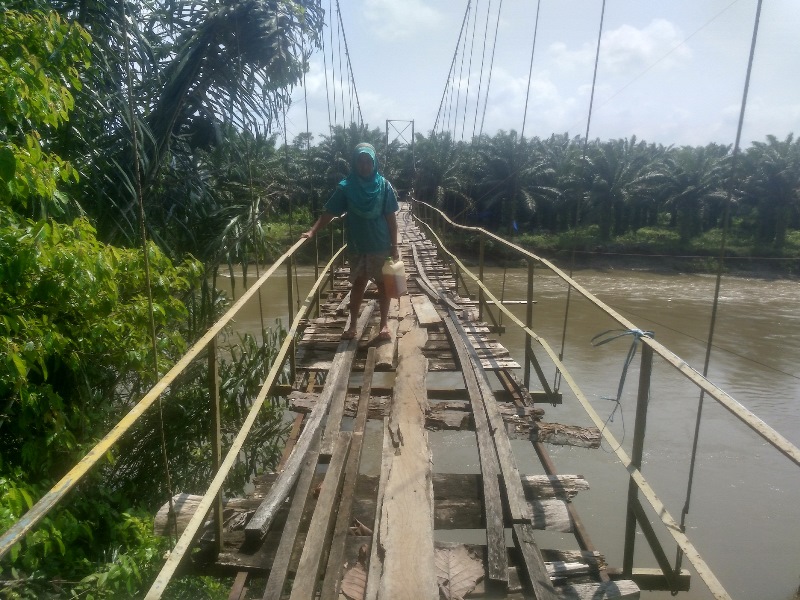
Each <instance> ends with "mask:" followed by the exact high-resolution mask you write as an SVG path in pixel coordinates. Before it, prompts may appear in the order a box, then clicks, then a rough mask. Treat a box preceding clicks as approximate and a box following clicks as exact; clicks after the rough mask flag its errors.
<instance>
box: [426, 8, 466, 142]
mask: <svg viewBox="0 0 800 600" xmlns="http://www.w3.org/2000/svg"><path fill="white" fill-rule="evenodd" d="M471 1H472V0H468V1H467V8H466V9H465V10H464V18H463V19H462V21H461V30H460V31H459V33H458V42H456V49H455V51H454V52H453V59H452V60H451V61H450V70H449V71H448V73H447V80H446V81H445V84H444V91H443V92H442V99H441V101H440V102H439V111H438V112H437V113H436V119H435V120H434V122H433V133H436V127H437V125H438V124H439V117H442V116H443V115H442V107H443V106H444V100H445V98H446V97H447V90H448V89H449V87H450V79H451V78H452V76H453V67H454V66H455V64H456V58H457V57H458V47H459V46H460V45H461V36H462V35H463V34H464V23H466V21H467V11H468V10H469V6H470V3H471ZM442 120H444V119H442Z"/></svg>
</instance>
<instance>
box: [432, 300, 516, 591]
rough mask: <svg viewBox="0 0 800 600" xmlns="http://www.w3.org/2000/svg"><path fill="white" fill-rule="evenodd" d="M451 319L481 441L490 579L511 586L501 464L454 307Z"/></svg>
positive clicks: (449, 327)
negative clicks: (460, 334)
mask: <svg viewBox="0 0 800 600" xmlns="http://www.w3.org/2000/svg"><path fill="white" fill-rule="evenodd" d="M449 314H450V315H451V319H448V320H447V321H445V325H446V327H447V330H448V332H449V333H450V336H451V338H452V340H453V344H454V347H455V353H456V356H458V358H459V362H460V363H461V365H462V369H461V373H462V376H463V378H464V383H465V385H466V387H467V391H468V392H469V396H470V402H471V406H472V412H473V417H474V420H475V432H476V437H477V441H478V454H479V457H480V461H481V473H483V479H482V483H483V485H482V487H483V500H484V507H483V511H484V514H485V517H486V538H487V544H488V548H489V557H488V566H489V581H490V582H492V584H493V585H495V586H497V587H500V588H507V587H508V556H507V554H506V549H505V546H506V544H505V529H504V527H503V518H502V515H503V504H502V501H501V498H500V482H499V480H498V477H499V475H500V465H499V462H498V459H497V452H496V449H495V446H494V444H493V443H492V440H491V437H490V434H489V427H488V422H487V420H486V413H485V411H484V409H483V403H484V399H483V396H482V393H481V388H480V386H479V384H478V381H477V378H476V376H475V372H474V370H473V369H472V367H471V366H470V359H469V354H468V352H467V349H466V345H465V344H464V341H463V339H462V338H461V337H460V336H458V335H457V329H456V327H455V325H454V324H453V322H452V314H453V311H452V310H450V311H449Z"/></svg>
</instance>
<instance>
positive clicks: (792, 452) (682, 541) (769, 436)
mask: <svg viewBox="0 0 800 600" xmlns="http://www.w3.org/2000/svg"><path fill="white" fill-rule="evenodd" d="M412 207H413V209H412V213H413V212H416V213H420V212H421V213H423V214H414V218H415V220H416V221H417V222H418V223H420V224H421V225H423V226H424V227H425V228H426V229H427V230H428V231H429V232H430V235H431V236H432V237H433V238H434V241H435V242H436V244H437V246H438V247H439V249H440V251H442V252H443V253H445V254H447V255H448V256H449V257H450V260H451V261H452V263H453V264H454V265H456V272H457V276H460V277H462V278H463V277H464V276H465V275H466V277H468V278H469V279H471V280H472V281H473V282H474V283H475V284H476V285H477V286H478V302H479V306H480V310H481V311H482V310H483V308H485V307H487V308H488V306H489V305H493V306H495V307H496V308H497V310H499V311H501V312H502V313H503V314H504V315H505V316H506V317H508V318H509V320H511V321H512V322H513V323H514V324H516V325H517V326H518V327H519V328H520V329H521V330H522V331H524V332H525V334H526V351H525V363H526V365H525V369H526V384H527V374H528V369H529V363H530V361H531V360H533V362H534V364H536V366H537V368H538V363H537V362H536V360H535V358H534V357H533V356H532V352H529V350H530V342H531V341H533V342H536V343H538V344H539V345H540V346H541V348H542V349H543V350H544V351H545V352H546V353H547V355H548V356H549V357H550V360H551V361H552V362H553V364H554V365H555V367H556V369H557V370H558V372H560V374H561V377H562V378H563V380H564V381H565V382H566V383H567V385H568V386H569V388H570V390H571V391H572V392H573V393H574V394H575V397H576V398H577V399H578V401H579V402H580V404H581V405H582V406H583V408H584V410H585V411H586V412H587V414H588V416H589V418H590V419H591V420H592V422H593V423H594V424H595V425H596V426H597V427H598V429H600V431H601V433H602V435H603V437H604V439H605V440H606V441H607V442H608V443H609V445H610V447H611V448H612V449H614V452H615V453H616V455H617V458H618V459H619V461H620V462H621V463H622V465H623V466H624V467H625V469H626V470H627V471H628V473H629V476H630V482H631V489H632V490H633V500H634V502H633V503H632V505H630V506H629V519H631V518H633V517H632V515H634V514H635V515H636V519H637V520H638V522H639V523H640V524H641V525H642V526H643V529H644V528H646V527H648V526H649V522H648V523H644V521H645V519H643V518H642V513H641V507H640V505H639V503H638V496H637V495H636V491H637V490H638V491H639V492H641V493H642V495H643V496H644V497H645V498H646V499H647V501H648V502H649V504H650V506H651V507H652V509H653V510H654V511H655V513H656V514H657V515H658V517H659V518H660V519H661V522H662V523H663V525H664V526H665V527H666V529H667V530H668V531H669V533H670V534H671V535H672V537H673V539H674V540H675V542H676V543H677V545H678V547H679V548H680V550H681V551H682V552H683V553H684V555H685V556H686V557H687V558H688V560H689V561H690V562H691V563H692V566H693V567H694V568H695V570H696V571H697V574H698V575H699V576H700V577H701V579H702V580H703V581H704V583H705V584H706V585H707V586H708V588H709V590H710V591H711V593H712V594H713V595H714V597H715V598H720V599H725V598H730V595H729V594H728V593H727V591H725V589H724V588H723V586H722V584H721V583H720V582H719V580H718V579H717V578H716V576H715V575H714V573H713V572H712V571H711V569H710V568H709V566H708V565H707V564H706V562H705V561H704V560H703V558H702V557H701V556H700V553H699V552H698V551H697V550H696V548H695V547H694V545H693V544H692V543H691V541H690V540H689V538H688V536H686V534H685V533H684V532H683V531H682V528H681V526H680V525H679V523H678V522H677V521H676V520H675V519H674V518H673V517H672V516H671V515H670V513H669V512H668V511H667V509H666V507H665V506H664V504H663V503H662V502H661V500H660V499H659V498H658V496H657V495H656V493H655V491H654V490H653V488H652V487H651V486H650V484H649V483H648V481H647V480H646V479H645V477H644V476H643V475H642V472H641V470H640V467H641V448H642V444H643V435H644V432H643V430H642V431H641V434H640V435H636V433H635V435H634V441H633V454H634V457H633V458H632V457H631V456H629V455H628V454H627V452H625V450H623V449H622V445H621V444H620V443H619V442H618V441H617V440H616V438H615V437H614V436H613V434H611V432H610V431H609V430H608V428H607V427H605V423H604V421H603V419H602V418H601V417H600V416H599V415H598V414H597V412H596V411H595V410H594V408H593V407H592V406H591V404H590V403H589V400H588V398H587V397H586V395H585V394H584V393H583V391H582V390H581V389H580V387H579V386H578V384H577V383H576V381H575V379H574V378H573V377H572V375H570V373H569V370H568V369H567V368H566V366H565V365H564V364H563V362H562V361H561V359H560V358H559V355H558V353H556V352H555V351H554V350H553V349H552V348H551V346H550V345H549V344H548V342H547V341H546V340H545V339H543V338H542V337H540V336H539V335H538V334H537V333H536V332H535V331H534V330H533V329H532V312H531V307H532V306H533V283H532V278H533V268H532V266H533V264H535V263H538V264H540V265H542V266H543V267H545V268H547V269H549V270H550V271H552V272H553V273H554V274H555V275H557V276H558V277H559V278H561V279H562V280H563V281H564V282H565V283H566V284H567V285H568V286H570V288H571V289H574V290H575V291H576V292H578V293H579V294H581V295H582V296H583V297H584V298H586V299H587V300H588V301H589V302H591V303H592V304H593V305H594V306H596V307H597V308H599V309H600V310H601V311H603V312H604V313H605V314H607V315H608V316H610V317H611V318H612V319H614V320H615V321H616V322H617V323H619V324H620V325H621V326H622V327H624V328H625V329H626V330H635V329H637V328H636V326H635V325H634V324H633V323H632V322H631V321H629V320H628V319H626V318H625V317H623V316H622V315H620V314H619V313H617V312H616V311H615V310H613V309H612V308H611V307H609V306H608V305H606V304H605V303H603V302H602V301H601V300H599V299H598V298H596V297H595V296H594V295H593V294H591V293H590V292H589V291H588V290H586V289H584V288H583V287H582V286H581V285H580V284H578V283H577V282H576V281H575V280H574V279H572V278H571V277H570V276H569V275H567V274H566V273H564V272H563V271H562V270H561V269H559V268H558V267H556V266H555V265H554V264H553V263H551V262H550V261H548V260H546V259H544V258H541V257H540V256H537V255H535V254H533V253H532V252H529V251H528V250H525V249H524V248H521V247H519V246H517V245H515V244H513V243H511V242H509V241H507V240H505V239H503V238H501V237H500V236H497V235H495V234H493V233H491V232H489V231H486V230H485V229H482V228H480V227H470V226H466V225H459V224H457V223H455V222H454V221H452V220H451V219H450V218H448V217H447V215H445V214H444V213H443V212H442V211H440V210H439V209H438V208H436V207H434V206H431V205H430V204H427V203H425V202H419V201H415V202H414V203H413V204H412ZM429 223H433V224H435V226H436V229H438V231H439V232H442V231H443V230H444V226H445V225H448V226H450V227H452V228H453V229H454V230H457V231H459V232H461V233H462V234H463V233H465V232H468V233H469V234H471V235H473V236H476V235H477V236H479V242H480V257H479V260H480V264H479V275H478V276H476V275H474V274H473V273H471V272H470V271H469V270H468V269H467V268H466V266H464V264H463V263H462V262H461V261H460V260H459V258H458V257H457V256H456V255H455V254H453V253H452V252H450V251H449V250H448V249H447V248H446V247H445V245H444V243H443V241H442V239H441V237H440V236H439V235H438V234H437V232H436V230H435V229H434V226H432V225H431V224H429ZM486 240H492V241H493V242H495V243H497V244H499V245H500V246H502V247H504V248H507V249H508V250H511V251H512V252H514V253H516V254H517V255H518V256H520V257H522V258H524V259H525V260H526V261H527V262H528V298H527V306H528V312H527V318H526V321H527V323H523V322H522V321H521V320H520V319H518V318H517V316H516V315H514V314H513V313H512V312H511V311H510V310H509V309H508V308H507V307H506V306H504V304H503V302H502V301H501V300H499V299H498V298H496V297H495V296H494V295H493V294H492V292H491V291H490V290H489V288H488V287H486V285H485V284H484V281H483V260H484V245H485V241H486ZM640 341H641V342H642V343H643V344H644V345H645V349H644V351H643V352H642V368H641V371H640V384H639V404H638V406H637V419H639V418H641V415H640V414H639V412H640V411H641V410H646V398H647V394H648V393H649V380H650V372H651V366H652V356H653V354H658V355H659V356H660V357H662V358H663V359H664V360H665V361H666V362H667V363H668V364H669V365H671V366H672V367H673V368H675V369H676V370H677V371H678V372H679V373H680V374H681V375H682V376H683V377H684V378H686V379H688V380H689V381H690V382H692V383H693V384H694V385H695V386H696V387H698V388H699V389H700V390H702V391H703V392H704V393H705V394H707V395H709V396H710V397H712V398H714V399H715V400H716V401H717V402H718V403H719V404H720V405H722V406H723V407H724V408H726V409H727V410H728V411H730V412H731V413H732V414H733V415H734V416H735V417H736V418H737V419H738V420H739V421H741V422H742V423H744V424H745V425H746V426H747V427H749V428H750V429H751V430H753V431H754V432H755V433H757V434H758V435H759V436H760V437H761V438H762V439H764V440H765V441H767V442H769V443H770V444H771V445H772V446H773V447H774V448H776V449H777V450H778V451H779V452H781V453H782V454H783V455H785V456H786V457H788V458H789V459H790V460H791V461H792V462H794V463H795V464H796V465H798V466H800V449H798V448H797V446H795V445H794V444H792V443H791V442H790V441H789V440H788V439H786V438H785V437H783V436H782V435H781V434H779V433H778V432H777V431H775V430H774V429H772V428H771V427H770V426H769V425H767V424H766V423H765V422H764V421H762V420H761V419H760V418H758V417H757V416H756V415H755V414H753V413H752V412H750V411H749V410H747V409H746V408H745V407H744V406H742V405H741V404H740V403H739V402H737V401H736V400H735V399H734V398H733V397H731V396H730V395H729V394H728V393H727V392H725V391H724V390H722V389H721V388H719V387H717V386H716V385H714V384H713V383H711V382H710V381H709V380H708V379H706V378H705V377H703V376H702V375H701V374H700V373H699V372H697V371H696V370H695V369H693V368H692V367H691V366H689V365H688V364H687V363H686V362H685V361H684V360H683V359H681V358H680V357H679V356H677V355H676V354H675V353H673V352H672V351H671V350H669V349H668V348H666V347H665V346H663V345H662V344H660V343H659V342H657V341H656V340H655V339H653V338H652V337H646V336H643V337H641V338H640ZM643 407H644V408H643ZM637 425H638V423H637ZM637 429H638V427H637ZM642 429H643V428H642ZM630 498H631V494H630V493H629V499H630ZM633 533H634V532H633V530H632V529H630V527H629V531H626V551H625V554H626V556H625V561H624V565H623V571H627V573H626V574H630V570H631V569H632V544H633V540H632V538H633ZM647 533H648V532H646V534H647ZM628 540H630V549H629V548H628ZM657 559H658V560H659V565H660V566H661V568H662V571H663V574H664V576H665V577H666V578H667V580H670V578H671V577H672V576H673V574H672V573H670V572H669V571H670V570H671V567H670V565H669V564H665V562H664V561H663V557H662V558H659V557H658V556H657Z"/></svg>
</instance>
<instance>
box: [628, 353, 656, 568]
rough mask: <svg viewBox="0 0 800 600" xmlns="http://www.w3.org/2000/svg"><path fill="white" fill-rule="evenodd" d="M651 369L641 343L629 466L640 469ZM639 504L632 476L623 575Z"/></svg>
mask: <svg viewBox="0 0 800 600" xmlns="http://www.w3.org/2000/svg"><path fill="white" fill-rule="evenodd" d="M652 370H653V349H652V348H651V347H650V346H649V345H647V344H642V364H641V368H640V370H639V391H638V395H637V399H636V422H635V423H634V426H633V446H632V448H631V467H633V468H635V469H637V470H639V471H640V470H641V468H642V455H643V449H644V434H645V429H646V427H647V405H648V401H649V399H650V374H651V373H652ZM638 504H639V488H638V486H637V485H636V482H635V481H634V480H633V478H631V479H630V481H629V482H628V510H627V516H626V519H625V548H624V551H623V557H622V572H623V574H624V576H625V577H630V576H631V574H632V573H633V550H634V543H635V541H636V506H637V505H638Z"/></svg>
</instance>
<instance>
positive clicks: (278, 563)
mask: <svg viewBox="0 0 800 600" xmlns="http://www.w3.org/2000/svg"><path fill="white" fill-rule="evenodd" d="M315 438H316V439H315V440H313V441H312V444H311V447H310V449H309V452H308V454H307V456H306V460H305V461H304V463H303V467H302V472H301V473H300V477H299V479H298V480H297V485H296V486H295V491H294V496H293V498H292V505H291V508H290V509H289V516H288V517H287V518H286V523H285V524H284V526H283V532H282V533H281V541H280V543H279V544H278V549H277V550H276V551H275V559H274V560H273V561H272V566H271V567H270V570H269V579H268V580H267V586H266V588H265V589H264V595H263V596H262V598H263V599H264V600H271V599H272V598H280V597H281V594H283V588H284V587H285V585H286V579H287V577H288V575H289V564H290V562H291V559H292V553H293V551H294V548H295V544H296V542H297V533H298V531H299V529H300V521H301V520H302V518H303V512H304V511H305V507H306V501H307V500H308V492H309V490H310V489H311V481H312V480H313V479H314V473H315V471H316V469H317V460H318V458H319V433H317V435H316V436H315Z"/></svg>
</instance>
